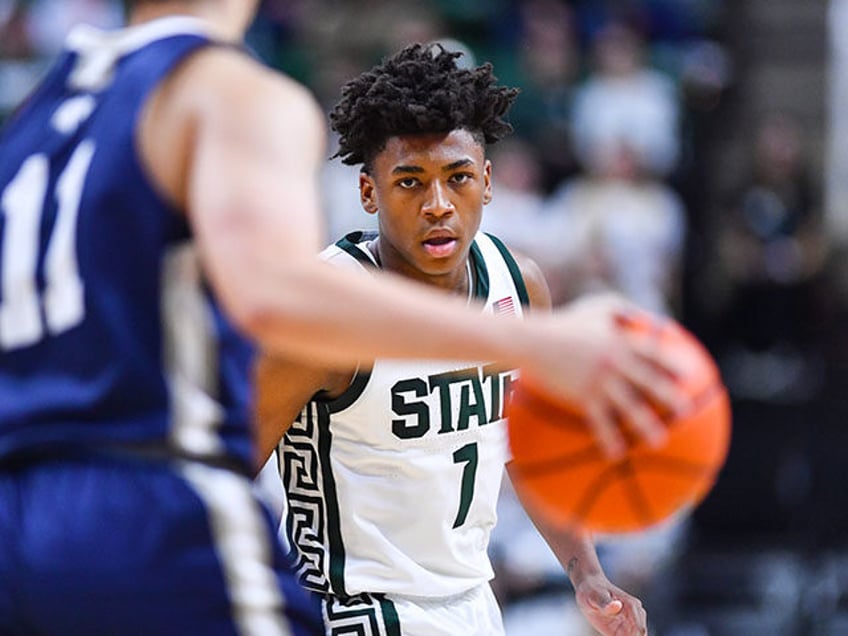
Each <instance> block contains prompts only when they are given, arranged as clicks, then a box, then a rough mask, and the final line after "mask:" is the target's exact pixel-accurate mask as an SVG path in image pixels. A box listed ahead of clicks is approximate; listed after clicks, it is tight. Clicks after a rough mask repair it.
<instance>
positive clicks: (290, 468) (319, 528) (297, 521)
mask: <svg viewBox="0 0 848 636" xmlns="http://www.w3.org/2000/svg"><path fill="white" fill-rule="evenodd" d="M316 416H317V414H316V412H315V405H314V404H312V403H310V404H308V405H307V406H306V408H305V409H304V411H303V412H302V413H301V415H300V417H299V418H298V419H297V420H296V421H295V422H294V423H293V424H292V426H291V428H289V430H288V432H287V433H286V439H285V445H284V451H283V467H282V471H281V473H282V475H283V480H284V482H285V487H286V491H287V498H288V505H289V515H288V519H287V523H286V532H287V534H288V538H289V542H290V543H291V545H297V550H295V569H296V571H297V573H298V576H299V577H300V580H301V583H302V584H303V585H304V586H306V587H308V588H309V589H312V590H316V591H320V592H329V591H330V584H329V581H328V580H327V577H326V576H325V575H324V572H326V571H327V565H326V564H325V563H324V560H325V554H326V551H325V549H324V547H323V546H324V537H325V536H326V527H327V526H326V524H327V515H326V506H325V502H324V499H323V497H322V495H321V489H320V484H321V481H320V480H321V478H322V476H321V467H320V462H319V458H318V451H317V444H318V440H317V435H318V426H317V425H316V422H315V419H316Z"/></svg>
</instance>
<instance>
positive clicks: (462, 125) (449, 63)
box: [330, 44, 518, 172]
mask: <svg viewBox="0 0 848 636" xmlns="http://www.w3.org/2000/svg"><path fill="white" fill-rule="evenodd" d="M461 55H462V54H461V53H459V52H455V51H448V50H446V49H445V48H444V47H443V46H442V45H440V44H430V45H423V44H412V45H409V46H407V47H406V48H404V49H402V50H401V51H399V52H398V53H396V54H394V55H393V56H391V57H390V58H388V59H386V60H384V61H383V62H382V63H381V64H379V65H377V66H375V67H374V68H372V69H371V70H370V71H366V72H364V73H362V74H360V75H359V76H357V77H356V78H354V79H353V80H351V81H349V82H348V83H347V84H345V85H344V86H343V87H342V97H341V99H340V100H339V102H338V103H337V104H336V106H335V107H334V108H333V110H332V112H331V113H330V123H331V125H332V128H333V130H335V131H336V132H338V133H339V135H340V138H339V150H338V152H336V154H335V155H333V157H341V160H342V162H343V163H346V164H348V165H356V164H363V170H365V171H366V172H368V171H369V169H370V167H371V162H372V161H373V159H374V157H375V156H376V155H377V154H378V153H379V152H380V151H381V150H383V148H385V145H386V141H387V140H388V139H389V138H390V137H395V136H398V135H406V134H415V133H433V132H450V131H452V130H457V129H464V130H468V131H469V132H470V133H471V134H472V135H474V136H475V139H478V140H479V141H480V143H482V144H491V143H495V142H496V141H498V140H499V139H502V138H503V137H505V136H506V135H508V134H509V133H511V132H512V126H511V125H510V124H509V123H508V122H506V121H505V120H504V119H503V116H504V115H505V114H506V112H507V111H508V110H509V107H510V106H511V105H512V103H513V101H515V98H516V96H517V95H518V89H517V88H510V87H506V86H497V85H496V82H497V78H496V77H495V76H494V75H493V74H492V65H491V64H489V63H485V64H483V65H481V66H478V67H476V68H474V69H470V70H469V69H463V68H459V67H458V66H457V64H456V58H458V57H460V56H461Z"/></svg>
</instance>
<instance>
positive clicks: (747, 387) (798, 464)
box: [0, 0, 848, 635]
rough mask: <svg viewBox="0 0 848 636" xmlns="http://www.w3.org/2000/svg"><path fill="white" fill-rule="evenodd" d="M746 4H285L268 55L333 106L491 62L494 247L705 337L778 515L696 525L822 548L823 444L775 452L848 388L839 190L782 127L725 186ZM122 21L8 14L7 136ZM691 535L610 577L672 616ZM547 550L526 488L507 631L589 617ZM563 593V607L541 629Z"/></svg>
mask: <svg viewBox="0 0 848 636" xmlns="http://www.w3.org/2000/svg"><path fill="white" fill-rule="evenodd" d="M729 4H730V3H728V2H724V1H723V0H464V1H463V2H456V1H454V0H429V1H425V0H417V1H416V0H266V2H265V3H264V5H263V8H262V10H261V12H260V17H259V19H258V20H257V22H256V23H255V25H254V27H253V29H252V30H251V33H250V36H249V45H250V47H251V48H252V49H253V51H254V52H255V53H256V55H258V56H259V57H261V58H262V59H264V60H265V61H266V62H267V63H268V64H270V65H271V66H274V67H276V68H278V69H280V70H282V71H284V72H286V73H288V74H290V75H292V76H293V77H295V78H296V79H298V80H300V81H302V82H304V83H305V84H306V85H307V86H309V87H310V88H311V89H312V90H313V91H314V93H315V95H316V97H317V98H318V100H319V102H320V103H321V104H322V105H323V106H324V107H325V108H327V109H329V107H330V106H331V105H332V104H333V103H334V101H335V100H336V99H337V97H338V95H339V89H340V87H341V85H342V84H343V83H344V82H345V81H346V80H347V79H349V78H351V77H353V76H355V75H356V74H358V73H359V72H361V71H362V70H363V69H365V68H367V67H369V66H371V65H372V64H373V63H375V62H376V61H378V60H379V59H380V58H382V57H383V56H385V55H386V54H388V53H390V52H393V51H395V50H397V49H398V48H400V47H401V46H403V45H404V44H406V43H409V42H412V41H422V42H427V41H440V42H441V43H442V44H443V45H444V46H445V47H447V48H450V49H453V50H457V51H460V52H462V53H463V57H462V58H460V59H461V62H462V63H464V64H468V65H473V64H480V63H482V62H487V61H490V62H492V63H493V65H494V68H495V74H496V75H497V77H498V79H499V80H500V81H501V82H502V83H504V84H509V85H513V86H518V87H519V88H520V89H521V94H520V95H519V98H518V100H517V102H516V104H515V106H514V108H513V110H512V113H511V116H510V121H511V123H512V124H513V126H514V128H515V133H514V135H512V136H511V137H510V138H508V139H506V140H504V141H502V142H501V143H499V144H497V145H495V146H493V147H492V148H491V149H490V157H491V159H492V161H493V166H494V168H493V181H494V200H493V201H492V203H491V204H490V205H489V206H488V207H487V208H486V211H485V213H484V221H483V229H485V230H487V231H490V232H492V233H494V234H496V235H498V236H500V237H501V238H503V239H504V240H505V241H506V242H507V243H508V244H509V245H511V246H512V247H513V248H515V249H518V250H520V251H522V252H524V253H526V254H528V255H530V256H532V257H534V258H535V259H536V261H537V262H538V263H539V264H540V266H541V267H542V269H543V271H544V272H545V274H546V276H547V278H548V280H549V283H550V286H551V289H552V292H553V296H554V301H555V303H564V302H567V301H569V300H571V299H573V298H576V297H577V296H579V295H581V294H585V293H589V292H593V291H598V290H616V291H619V292H621V293H623V294H625V295H626V296H628V297H630V298H632V299H633V300H635V301H636V302H638V303H640V304H641V305H643V306H645V307H648V308H650V309H652V310H655V311H659V312H662V313H665V314H667V315H670V316H673V317H676V318H678V319H679V320H681V321H682V322H683V323H684V324H685V325H686V326H688V327H689V328H690V329H692V330H693V331H694V332H695V333H696V334H697V335H698V336H699V337H701V339H702V340H703V341H704V342H705V343H706V344H707V345H708V347H709V348H710V350H711V351H712V352H713V354H714V355H715V356H716V358H717V359H718V361H719V363H720V365H721V368H722V371H723V374H724V377H725V380H726V382H727V384H728V387H729V388H730V390H731V394H732V396H733V399H734V406H735V410H736V422H735V423H736V429H737V435H736V437H735V439H734V448H733V451H732V456H731V463H730V464H729V467H728V472H727V474H728V477H727V478H726V479H727V484H728V485H727V486H725V487H724V488H725V490H724V491H723V492H729V491H733V490H734V489H736V491H737V492H738V489H739V488H740V484H752V483H753V484H755V486H751V488H762V489H763V490H764V491H765V493H766V495H765V499H762V498H760V500H759V501H760V502H761V505H760V508H759V509H758V508H757V506H756V505H754V506H753V507H752V508H750V509H748V510H747V511H746V510H738V509H737V506H738V503H739V498H736V499H735V498H734V497H733V496H732V493H731V494H730V496H727V495H722V491H721V489H719V490H720V492H719V496H718V497H717V498H716V499H715V500H714V501H712V502H708V504H709V505H707V506H706V507H705V508H704V511H703V512H701V513H700V516H697V515H696V517H695V519H694V525H695V526H696V528H697V527H700V528H701V532H702V534H709V533H710V532H711V531H712V532H714V534H715V535H716V536H718V535H722V533H724V534H723V535H722V536H724V535H728V536H729V535H732V534H733V531H734V527H733V523H734V522H736V523H739V522H740V520H742V521H744V522H749V525H750V526H751V527H754V526H756V528H755V529H756V530H757V531H774V532H775V533H777V532H780V531H783V530H786V531H787V532H792V531H794V532H796V534H803V533H802V529H803V527H804V521H803V520H804V519H810V514H812V513H810V509H811V507H812V506H813V504H811V503H810V502H812V501H816V499H815V493H814V491H815V488H816V485H815V483H814V481H815V479H814V478H813V476H812V475H813V472H814V467H813V465H814V464H815V461H816V459H815V453H814V452H808V451H809V450H810V448H809V446H808V445H807V442H808V441H809V439H808V438H807V437H805V438H804V439H805V440H806V441H804V442H803V443H800V442H799V441H798V438H796V437H792V436H789V437H787V438H784V439H783V441H782V442H781V440H780V439H778V440H776V441H775V444H774V446H772V447H769V448H770V450H765V451H764V449H763V447H762V440H763V439H764V438H768V436H769V435H771V436H772V437H774V436H776V435H781V434H782V433H781V431H782V429H781V428H780V427H781V426H782V425H783V423H785V422H787V421H789V422H788V423H786V424H785V425H786V426H787V427H792V426H794V425H795V424H797V420H798V418H799V417H802V418H807V417H811V418H815V417H819V416H820V417H821V418H822V419H824V420H826V419H827V418H828V417H832V407H831V405H832V404H833V402H831V401H829V397H828V396H830V395H831V394H836V396H837V397H838V394H839V391H838V388H836V389H834V381H833V379H832V376H831V371H832V370H833V368H834V366H837V367H838V366H839V362H838V360H841V359H844V360H848V355H844V353H843V356H844V357H843V358H839V355H840V352H844V351H845V347H844V344H843V342H842V341H843V338H840V337H839V336H838V334H836V333H835V325H836V324H838V321H839V318H840V316H842V315H846V314H848V312H845V311H844V310H843V309H841V308H840V307H839V306H838V305H839V303H838V302H835V301H834V298H833V294H832V293H831V290H832V289H833V287H832V286H833V281H832V280H831V271H832V268H831V264H832V259H833V249H832V248H833V246H832V245H831V241H830V240H829V237H828V233H827V231H826V229H825V226H824V222H823V213H822V197H821V195H820V189H821V185H822V184H821V179H820V178H819V177H818V176H817V175H815V174H814V173H813V171H812V170H811V165H812V164H811V162H810V157H809V155H808V152H809V149H808V148H807V147H806V145H805V135H804V131H803V130H802V129H801V127H800V125H799V122H798V121H797V120H795V119H793V117H792V114H791V113H786V112H772V113H764V114H762V116H761V117H759V119H758V120H757V122H756V125H755V127H754V128H755V129H754V130H749V131H744V134H742V133H740V137H741V138H742V139H746V140H750V143H749V144H748V154H747V157H746V161H745V162H744V163H745V166H746V167H745V169H743V170H741V171H739V172H738V174H734V175H733V179H731V183H730V184H729V186H727V187H723V188H721V189H718V188H716V187H715V184H716V179H715V178H713V172H714V171H715V170H716V168H717V165H718V163H719V162H720V161H721V158H720V157H717V155H716V148H715V145H714V142H715V138H716V131H717V130H719V129H720V128H721V126H723V125H724V124H725V122H726V118H725V117H726V115H725V109H726V107H727V103H728V101H732V99H733V88H734V82H735V81H737V77H736V69H735V62H736V59H735V58H734V50H733V47H732V46H730V45H728V43H727V42H726V37H725V36H726V32H725V27H726V20H727V13H728V6H727V5H729ZM121 17H122V16H121V6H120V2H118V1H117V0H0V121H2V118H3V117H4V116H6V115H8V114H9V113H10V112H11V110H12V109H13V108H14V106H15V105H16V104H17V103H19V102H20V100H21V99H22V98H23V97H24V96H25V94H26V92H27V91H28V90H29V87H30V86H31V85H32V84H33V83H34V81H35V79H36V78H37V77H38V76H39V75H40V74H41V73H42V72H43V70H44V69H45V67H46V64H47V63H49V60H50V59H51V57H52V56H53V55H54V54H55V52H56V51H57V49H58V47H59V46H60V45H61V42H62V39H63V36H64V34H65V33H66V32H67V30H68V28H69V27H70V25H72V24H74V23H76V22H79V21H84V22H88V23H91V24H95V25H100V26H106V27H108V26H113V25H116V24H118V23H120V21H121ZM334 150H335V148H334V142H333V141H332V140H331V144H330V153H332V152H333V151H334ZM324 194H325V200H326V208H327V213H328V228H327V240H328V241H330V240H334V239H335V238H337V237H338V236H340V235H341V234H342V233H344V232H346V231H348V230H351V229H356V228H364V227H373V224H374V219H373V217H372V216H370V215H366V214H364V213H363V212H362V210H361V208H360V205H359V196H358V192H357V178H356V174H355V172H353V169H352V168H348V167H346V166H344V165H342V164H341V163H340V162H339V161H338V160H333V161H329V162H328V163H327V168H326V173H325V190H324ZM834 358H837V361H836V362H834ZM752 405H753V406H752ZM811 405H812V406H811ZM822 405H826V406H824V407H823V406H822ZM754 407H756V408H754ZM770 408H773V409H774V410H773V411H769V410H768V409H770ZM802 408H806V409H807V410H804V411H799V410H798V409H802ZM833 408H835V407H833ZM787 409H788V410H787ZM792 409H795V410H792ZM810 409H813V410H812V411H811V410H810ZM815 409H819V410H818V411H815ZM837 411H838V412H840V413H841V409H837ZM811 412H812V413H813V415H809V414H810V413H811ZM787 414H788V415H787ZM793 418H794V419H793ZM765 419H768V422H767V423H766V422H765ZM772 425H774V427H776V430H777V433H775V432H774V431H775V429H774V428H773V429H769V427H770V426H772ZM819 425H822V424H821V423H820V422H819ZM793 430H796V431H797V429H793ZM769 431H770V432H769ZM808 435H809V433H808ZM758 453H759V455H758ZM763 453H765V454H766V457H767V459H768V460H769V462H771V463H770V464H769V467H768V468H765V467H763V459H762V454H763ZM831 459H832V458H831ZM758 470H762V471H764V473H763V475H759V474H758V473H757V471H758ZM720 486H721V484H720ZM752 493H753V494H758V493H756V492H754V491H752ZM759 494H760V495H762V493H759ZM744 500H745V501H750V497H748V498H745V499H744ZM839 501H840V502H841V499H840V500H839ZM803 502H806V504H804V503H803ZM805 506H806V507H805ZM766 508H768V511H767V513H766V517H765V518H764V517H763V513H764V510H765V509H766ZM817 512H820V511H817ZM747 513H750V514H749V515H748V516H746V514H747ZM769 514H771V516H770V517H769V516H768V515H769ZM757 515H759V517H757ZM763 519H767V520H763ZM692 523H693V521H692V520H690V519H684V520H680V521H679V522H678V523H676V524H674V526H673V527H668V528H661V529H659V530H658V531H657V533H656V534H653V535H649V536H646V537H643V538H642V542H641V543H639V544H638V545H634V544H623V545H622V547H621V548H620V549H619V548H618V547H617V545H616V544H615V543H614V542H612V543H610V544H609V545H608V546H606V547H605V548H604V549H603V550H602V556H603V557H604V559H605V560H606V564H607V566H608V567H609V568H610V578H611V579H613V580H614V581H616V582H617V583H619V584H620V585H621V586H622V587H627V586H630V587H631V588H634V587H635V589H633V591H634V592H635V593H639V592H640V591H642V592H643V593H645V594H653V595H654V597H655V602H656V603H657V604H659V603H660V600H659V599H660V598H661V597H662V594H659V593H657V590H656V584H655V581H654V582H652V581H651V580H649V579H651V577H657V576H662V573H663V568H664V567H666V565H667V563H668V562H669V560H670V559H671V558H672V557H673V556H674V554H675V553H679V551H680V550H683V549H684V548H683V547H682V546H685V545H686V543H687V541H689V539H688V538H687V537H689V536H690V535H691V532H693V531H692V530H691V528H690V525H691V524H692ZM830 523H831V522H829V521H828V522H825V524H824V525H825V526H826V527H828V528H830V529H831V530H833V527H832V525H828V524H830ZM834 534H836V532H835V531H834ZM804 537H805V538H804V541H808V542H809V541H812V540H813V539H812V538H811V537H810V536H809V534H806V535H804ZM799 543H803V541H800V540H799ZM793 547H798V546H797V545H795V546H793ZM801 547H803V546H801ZM546 550H547V549H546V547H545V546H544V544H542V543H540V540H539V539H538V537H537V536H536V535H535V533H534V531H533V530H532V528H529V527H528V526H527V521H526V518H524V517H523V516H522V515H521V514H520V511H517V509H516V504H515V501H514V497H513V496H512V495H511V494H510V493H509V492H508V491H507V492H506V493H505V494H504V497H503V510H502V513H501V523H500V525H499V530H498V533H497V534H496V535H495V537H494V543H493V558H494V561H495V563H496V565H497V566H498V568H499V571H500V576H499V578H498V594H499V596H500V598H501V599H502V600H503V601H504V603H505V604H508V605H510V606H511V607H514V608H515V609H514V611H512V612H507V623H508V626H509V625H510V624H511V621H512V622H513V623H514V624H516V625H517V624H518V623H520V624H523V625H524V626H525V630H527V631H519V628H518V627H517V626H516V627H513V628H512V631H510V632H509V633H510V634H515V635H518V634H523V633H530V631H533V630H535V631H536V632H537V633H545V634H547V633H554V632H551V631H546V628H545V627H543V625H544V624H545V623H544V620H545V619H544V615H545V612H550V611H551V608H552V607H553V608H554V609H553V612H554V614H553V615H554V616H555V618H554V619H553V620H554V621H555V624H558V625H559V624H561V622H562V621H563V620H565V619H564V618H563V617H564V616H565V615H566V613H567V612H569V611H570V610H569V608H568V607H567V606H564V605H561V603H563V602H564V601H563V599H564V598H565V597H566V595H565V594H563V593H562V592H563V590H564V589H565V588H566V587H567V580H566V579H565V577H564V575H563V574H562V571H561V568H559V566H558V565H557V564H556V563H553V562H552V557H551V555H550V554H549V553H548V552H547V551H546ZM627 555H630V556H629V557H628V556H627ZM634 555H635V556H636V557H638V558H636V559H635V560H634V559H633V558H632V557H633V556H634ZM628 559H630V560H628ZM616 577H617V578H616ZM652 586H653V587H652ZM551 592H553V594H549V593H551ZM548 597H550V598H555V599H557V600H556V601H555V602H554V603H553V605H552V604H550V603H543V605H544V609H542V610H540V611H539V612H536V613H533V612H530V613H528V612H529V610H528V609H527V608H528V607H531V604H532V603H535V602H540V599H545V598H548ZM519 601H520V602H519ZM534 617H536V618H534ZM538 617H541V618H538ZM536 620H539V621H542V622H540V623H535V622H534V621H536ZM575 620H576V621H578V619H576V618H575ZM578 622H579V621H578ZM534 625H536V627H534ZM556 633H560V632H556ZM563 633H564V632H563ZM574 633H578V632H574ZM587 633H589V632H587ZM669 633H670V632H669ZM680 633H683V632H680ZM687 633H690V632H687ZM691 633H693V634H695V633H698V634H702V633H703V634H706V633H707V632H691ZM774 633H777V632H774Z"/></svg>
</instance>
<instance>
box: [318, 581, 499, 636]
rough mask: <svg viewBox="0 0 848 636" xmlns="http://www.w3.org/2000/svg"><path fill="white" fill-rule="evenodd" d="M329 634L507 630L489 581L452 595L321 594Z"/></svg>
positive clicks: (445, 634) (435, 635) (489, 634)
mask: <svg viewBox="0 0 848 636" xmlns="http://www.w3.org/2000/svg"><path fill="white" fill-rule="evenodd" d="M322 598H323V603H322V605H323V611H324V621H325V624H326V626H327V636H343V635H347V634H350V635H351V636H352V635H353V634H356V635H358V636H457V635H461V636H505V633H504V627H503V619H502V618H501V610H500V607H499V606H498V602H497V600H496V599H495V595H494V594H493V593H492V588H491V587H489V584H488V583H484V584H483V585H478V586H477V587H474V588H472V589H470V590H468V591H467V592H463V593H462V594H457V595H456V596H448V597H434V598H430V597H421V596H417V597H409V596H395V595H386V594H359V595H357V596H355V597H352V598H350V599H348V600H347V601H343V600H342V599H340V598H338V597H335V596H323V597H322Z"/></svg>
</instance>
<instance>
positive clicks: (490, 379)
mask: <svg viewBox="0 0 848 636" xmlns="http://www.w3.org/2000/svg"><path fill="white" fill-rule="evenodd" d="M517 377H518V371H517V370H515V369H508V370H504V369H502V368H499V367H496V366H495V365H486V366H473V367H468V368H465V369H459V370H456V371H450V372H446V373H437V374H434V375H430V376H427V377H426V378H422V377H415V378H407V379H404V380H399V381H398V382H396V383H395V384H394V385H393V386H392V389H391V401H392V412H393V413H394V414H395V415H396V416H398V417H396V418H393V419H392V433H393V434H394V435H395V437H397V438H399V439H419V438H421V437H424V436H425V435H427V434H432V435H446V434H449V433H455V432H457V431H464V430H467V429H468V427H469V426H486V425H487V424H491V423H492V422H496V421H498V420H501V419H503V411H504V404H505V402H506V400H507V399H508V398H509V395H510V392H511V390H512V383H513V381H514V380H515V378H517Z"/></svg>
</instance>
